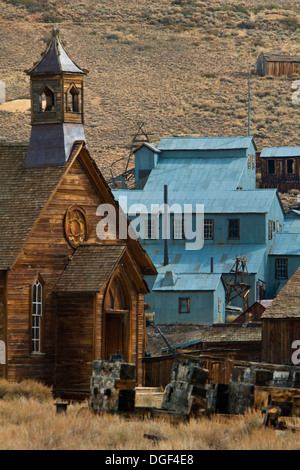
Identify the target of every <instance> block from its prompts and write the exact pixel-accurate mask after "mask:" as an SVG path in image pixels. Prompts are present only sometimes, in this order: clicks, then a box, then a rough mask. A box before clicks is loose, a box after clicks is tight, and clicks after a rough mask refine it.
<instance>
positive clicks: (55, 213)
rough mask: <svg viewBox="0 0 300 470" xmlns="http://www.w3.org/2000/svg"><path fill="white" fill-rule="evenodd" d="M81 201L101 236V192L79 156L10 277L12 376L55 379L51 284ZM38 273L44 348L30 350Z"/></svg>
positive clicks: (67, 248)
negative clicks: (67, 225) (72, 209)
mask: <svg viewBox="0 0 300 470" xmlns="http://www.w3.org/2000/svg"><path fill="white" fill-rule="evenodd" d="M75 203H76V204H77V205H80V206H82V207H83V208H84V209H85V211H86V213H87V216H88V218H89V224H90V237H89V241H90V242H94V241H96V224H97V222H98V221H99V218H97V217H96V208H97V207H98V205H99V203H100V199H99V196H98V195H97V193H96V191H95V190H94V188H93V186H92V185H91V183H90V181H89V179H88V177H87V175H86V174H85V173H84V171H83V169H82V167H81V164H80V163H79V162H78V161H75V162H74V164H73V166H72V167H71V169H70V171H69V172H68V173H67V174H66V175H65V177H64V178H63V179H62V182H61V184H60V186H59V188H58V190H57V192H56V194H55V195H54V197H53V198H52V200H51V201H50V203H49V205H48V207H47V208H44V210H43V212H42V214H41V217H40V219H39V221H38V222H37V224H36V226H35V227H34V229H33V231H32V233H31V235H30V237H29V239H28V240H27V242H26V244H25V245H24V249H23V250H22V252H21V253H20V255H19V257H18V260H17V262H16V264H15V266H14V268H13V269H12V270H11V271H9V272H8V280H7V341H8V364H9V368H8V378H9V379H12V380H17V379H18V378H19V377H21V376H30V377H36V378H37V379H40V380H43V381H45V382H51V383H52V381H53V376H54V363H55V341H54V338H53V334H54V332H55V314H56V311H55V302H54V300H53V294H52V289H53V287H54V286H55V284H56V282H57V281H58V279H59V277H60V275H61V273H62V271H63V269H64V268H65V267H66V265H67V263H68V261H69V256H70V255H72V254H73V252H74V249H73V248H72V247H71V246H70V245H69V244H68V242H67V241H66V239H65V236H64V223H63V222H64V216H65V213H66V210H67V209H68V207H69V206H70V205H72V204H75ZM37 275H40V276H41V277H42V279H43V280H44V282H45V289H44V290H45V296H44V315H43V317H44V328H43V330H44V336H43V352H44V353H45V354H42V355H37V354H31V353H30V348H31V344H30V339H31V331H30V317H31V305H30V293H31V286H32V284H33V282H34V280H35V278H36V276H37Z"/></svg>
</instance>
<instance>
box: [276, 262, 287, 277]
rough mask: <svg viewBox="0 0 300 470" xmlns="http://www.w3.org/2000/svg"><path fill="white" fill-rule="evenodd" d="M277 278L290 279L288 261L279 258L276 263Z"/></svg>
mask: <svg viewBox="0 0 300 470" xmlns="http://www.w3.org/2000/svg"><path fill="white" fill-rule="evenodd" d="M275 278H276V279H287V278H288V261H287V259H284V258H277V259H276V261H275Z"/></svg>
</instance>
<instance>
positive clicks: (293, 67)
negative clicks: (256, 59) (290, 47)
mask: <svg viewBox="0 0 300 470" xmlns="http://www.w3.org/2000/svg"><path fill="white" fill-rule="evenodd" d="M299 72H300V64H299V62H284V61H282V62H267V64H266V75H271V76H272V77H279V76H281V75H286V76H289V75H293V74H298V73H299Z"/></svg>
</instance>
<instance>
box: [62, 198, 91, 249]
mask: <svg viewBox="0 0 300 470" xmlns="http://www.w3.org/2000/svg"><path fill="white" fill-rule="evenodd" d="M88 235H89V226H88V219H87V216H86V213H85V210H84V209H82V208H81V207H78V206H71V207H69V209H68V210H67V212H66V215H65V236H66V239H67V240H68V242H69V243H70V245H71V246H73V247H77V246H78V245H80V243H84V242H86V241H87V239H88Z"/></svg>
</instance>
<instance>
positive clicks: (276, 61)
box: [256, 52, 300, 77]
mask: <svg viewBox="0 0 300 470" xmlns="http://www.w3.org/2000/svg"><path fill="white" fill-rule="evenodd" d="M256 72H257V74H258V75H260V76H261V77H265V76H272V77H279V76H281V75H286V76H290V75H299V74H300V55H288V54H281V53H279V54H273V53H269V52H261V53H260V55H259V57H258V59H257V62H256Z"/></svg>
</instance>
